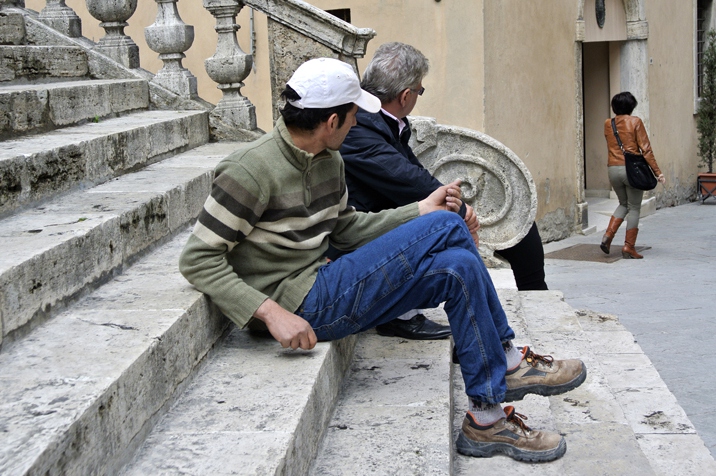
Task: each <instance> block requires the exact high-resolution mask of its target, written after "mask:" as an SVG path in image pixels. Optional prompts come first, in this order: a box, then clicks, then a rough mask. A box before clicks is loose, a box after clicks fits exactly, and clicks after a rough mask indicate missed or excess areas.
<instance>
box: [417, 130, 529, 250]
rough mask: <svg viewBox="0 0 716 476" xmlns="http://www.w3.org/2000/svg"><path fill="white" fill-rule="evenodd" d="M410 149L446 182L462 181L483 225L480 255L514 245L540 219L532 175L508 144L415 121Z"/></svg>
mask: <svg viewBox="0 0 716 476" xmlns="http://www.w3.org/2000/svg"><path fill="white" fill-rule="evenodd" d="M410 121H411V125H412V129H413V136H412V138H411V141H412V143H411V147H412V148H413V151H414V152H415V155H416V156H417V157H418V160H420V162H421V163H422V164H423V166H424V167H425V168H427V169H428V170H429V171H430V172H431V173H432V174H433V175H434V176H435V177H436V178H437V179H438V180H440V181H441V182H442V183H449V182H452V181H453V180H456V179H460V180H461V181H462V186H461V188H462V193H463V200H464V201H465V202H466V203H468V204H469V205H471V206H472V207H473V208H474V209H475V212H476V214H477V216H478V219H479V220H480V225H481V229H480V247H481V249H482V251H486V250H501V249H505V248H509V247H511V246H514V245H516V244H517V243H519V242H520V240H522V238H524V237H525V235H527V233H528V232H529V230H530V227H531V226H532V223H533V222H534V220H535V216H536V214H537V189H536V187H535V183H534V180H533V179H532V174H530V172H529V170H528V169H527V167H526V166H525V164H524V163H523V162H522V160H520V158H519V157H517V155H516V154H515V153H514V152H512V151H511V150H510V149H509V148H507V147H506V146H505V145H504V144H502V143H500V142H499V141H497V140H495V139H493V138H492V137H490V136H487V135H485V134H483V133H481V132H477V131H474V130H470V129H466V128H462V127H455V126H444V125H439V124H437V122H436V121H435V119H433V118H427V117H411V118H410Z"/></svg>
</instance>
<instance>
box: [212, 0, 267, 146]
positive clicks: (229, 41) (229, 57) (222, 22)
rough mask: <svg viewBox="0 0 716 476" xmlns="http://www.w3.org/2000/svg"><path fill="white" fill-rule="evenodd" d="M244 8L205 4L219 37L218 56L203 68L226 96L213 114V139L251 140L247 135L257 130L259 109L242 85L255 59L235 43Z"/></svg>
mask: <svg viewBox="0 0 716 476" xmlns="http://www.w3.org/2000/svg"><path fill="white" fill-rule="evenodd" d="M243 7H244V5H243V3H242V2H239V1H238V0H204V8H206V9H207V10H208V11H209V12H210V13H211V14H212V15H213V16H214V17H215V18H216V28H215V29H216V33H217V35H218V38H217V43H216V52H215V53H214V56H212V57H211V58H209V59H207V60H206V61H205V62H204V64H205V66H206V72H207V74H208V75H209V77H210V78H211V79H212V80H214V81H216V82H217V83H218V84H219V86H218V88H219V89H220V90H221V91H222V93H223V95H224V96H223V98H222V99H221V101H219V103H218V104H217V105H216V107H215V108H214V110H213V111H212V113H211V116H210V120H209V123H210V127H211V132H212V136H214V137H215V138H218V139H224V140H226V139H229V140H242V139H245V138H251V135H250V134H247V132H246V131H256V130H257V126H256V108H255V107H254V105H253V104H251V101H249V100H248V99H247V98H246V97H244V96H243V95H242V94H241V88H242V87H243V86H244V83H243V81H244V79H246V77H247V76H248V75H249V73H250V72H251V66H252V65H253V57H252V56H251V55H250V54H247V53H245V52H244V51H243V50H242V49H241V47H240V46H239V43H238V41H237V39H236V31H237V30H238V29H239V28H240V26H239V25H237V24H236V15H238V13H239V12H240V11H241V9H242V8H243ZM247 135H248V137H247Z"/></svg>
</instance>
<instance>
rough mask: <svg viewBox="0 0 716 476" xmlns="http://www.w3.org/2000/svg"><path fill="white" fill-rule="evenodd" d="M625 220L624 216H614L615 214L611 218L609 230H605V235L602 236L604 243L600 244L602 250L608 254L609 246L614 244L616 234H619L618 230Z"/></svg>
mask: <svg viewBox="0 0 716 476" xmlns="http://www.w3.org/2000/svg"><path fill="white" fill-rule="evenodd" d="M623 221H624V219H623V218H614V216H612V217H611V218H610V219H609V226H608V227H607V231H605V232H604V236H603V237H602V244H601V245H599V247H600V248H601V249H602V251H604V252H605V253H606V254H609V247H610V246H611V244H612V240H613V239H614V235H616V234H617V230H618V229H619V226H621V224H622V222H623Z"/></svg>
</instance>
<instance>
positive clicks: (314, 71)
mask: <svg viewBox="0 0 716 476" xmlns="http://www.w3.org/2000/svg"><path fill="white" fill-rule="evenodd" d="M287 84H288V85H289V86H291V88H293V90H294V91H296V92H297V93H298V95H299V96H301V99H298V100H296V101H291V100H289V101H288V102H289V103H290V104H291V105H292V106H294V107H297V108H299V109H304V108H328V107H335V106H340V105H341V104H347V103H349V102H352V103H354V104H356V105H357V106H358V107H360V108H361V109H365V110H366V111H368V112H378V111H380V99H378V98H377V97H375V96H373V95H372V94H370V93H369V92H367V91H363V90H362V89H361V87H360V81H359V80H358V76H357V75H356V73H355V71H353V68H351V67H350V65H349V64H347V63H344V62H343V61H340V60H337V59H333V58H316V59H312V60H310V61H306V62H305V63H303V64H302V65H301V66H299V67H298V69H297V70H296V71H295V72H294V73H293V76H291V79H289V80H288V83H287Z"/></svg>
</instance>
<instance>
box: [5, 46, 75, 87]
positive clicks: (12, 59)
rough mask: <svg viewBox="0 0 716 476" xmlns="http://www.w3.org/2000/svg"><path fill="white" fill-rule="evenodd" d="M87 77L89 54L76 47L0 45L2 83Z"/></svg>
mask: <svg viewBox="0 0 716 476" xmlns="http://www.w3.org/2000/svg"><path fill="white" fill-rule="evenodd" d="M88 74H89V65H88V62H87V54H86V53H85V52H84V50H82V48H79V47H76V46H31V45H4V46H0V81H18V80H37V79H45V78H81V77H86V76H87V75H88Z"/></svg>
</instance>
